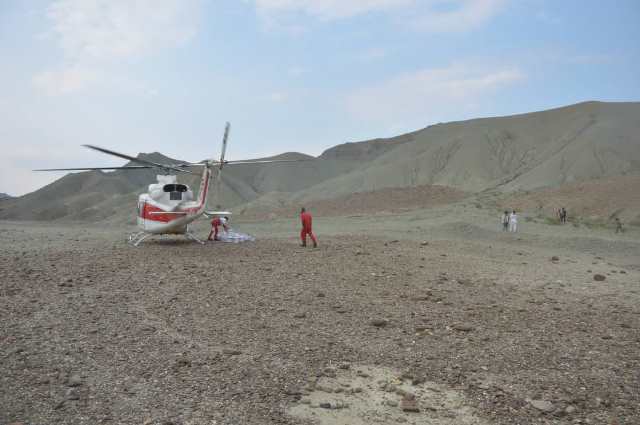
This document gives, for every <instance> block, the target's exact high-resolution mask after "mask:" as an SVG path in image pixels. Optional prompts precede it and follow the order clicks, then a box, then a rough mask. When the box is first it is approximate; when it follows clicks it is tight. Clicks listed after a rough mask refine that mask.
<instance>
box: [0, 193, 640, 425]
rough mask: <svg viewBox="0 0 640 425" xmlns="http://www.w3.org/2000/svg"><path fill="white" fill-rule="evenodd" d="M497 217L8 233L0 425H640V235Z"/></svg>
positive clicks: (466, 212)
mask: <svg viewBox="0 0 640 425" xmlns="http://www.w3.org/2000/svg"><path fill="white" fill-rule="evenodd" d="M499 214H500V212H499V211H486V210H484V209H479V208H476V207H474V206H473V205H464V204H461V205H458V206H456V209H455V210H454V213H452V211H451V210H447V209H445V208H444V207H443V208H442V209H438V208H434V209H431V210H429V211H412V212H407V213H401V214H388V215H384V214H381V215H370V216H360V217H356V216H352V217H331V218H321V217H316V223H315V227H316V231H317V233H318V234H319V237H320V247H319V248H317V249H312V248H308V249H303V248H301V247H299V246H298V241H297V240H296V238H295V234H296V230H297V223H295V221H292V220H290V219H287V220H285V219H282V220H273V221H269V222H266V223H265V222H246V223H236V224H235V225H236V226H237V228H238V230H240V231H247V232H250V233H252V234H254V235H256V236H257V237H258V240H257V241H256V242H253V243H244V244H223V243H209V244H206V245H205V246H201V245H198V244H195V243H193V242H187V241H183V240H182V239H179V238H175V239H172V238H166V239H155V240H149V241H148V242H145V243H144V244H143V246H142V247H140V248H133V247H130V246H128V245H127V244H126V243H125V242H124V236H125V234H126V231H127V230H130V229H127V228H124V227H118V226H116V225H114V226H109V227H107V226H102V227H101V226H96V225H94V226H87V225H71V224H69V225H58V226H54V225H43V224H33V223H12V222H0V241H1V244H0V276H1V278H0V323H1V324H2V325H1V326H0V379H1V383H0V423H3V424H5V423H12V422H19V423H23V424H256V425H264V424H291V425H293V424H320V425H325V424H332V425H334V424H345V425H346V424H351V425H359V424H397V423H406V424H416V425H417V424H451V425H453V424H478V425H480V424H482V425H484V424H578V423H580V424H637V423H640V374H639V371H640V242H639V238H638V231H637V230H636V229H629V231H628V232H626V233H625V234H624V235H615V234H613V233H612V231H611V229H583V228H575V227H573V226H549V225H543V224H540V223H534V222H531V223H528V222H527V221H526V220H524V219H523V220H522V224H521V226H522V233H518V234H507V233H501V232H500V231H499V230H498V228H497V227H498V222H499ZM198 232H199V234H201V235H206V233H207V228H206V223H204V222H203V223H201V224H200V225H199V227H198ZM552 257H554V258H553V259H552ZM596 275H600V276H601V277H600V276H599V277H595V276H596ZM594 277H595V278H594ZM596 279H598V280H596ZM600 279H603V280H600Z"/></svg>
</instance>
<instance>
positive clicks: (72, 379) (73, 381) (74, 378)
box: [67, 373, 82, 387]
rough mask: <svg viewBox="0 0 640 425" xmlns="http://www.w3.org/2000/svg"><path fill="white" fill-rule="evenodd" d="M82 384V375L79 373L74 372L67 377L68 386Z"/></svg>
mask: <svg viewBox="0 0 640 425" xmlns="http://www.w3.org/2000/svg"><path fill="white" fill-rule="evenodd" d="M80 385H82V377H81V376H80V375H78V374H77V373H74V374H73V375H71V376H69V379H67V386H69V387H79V386H80Z"/></svg>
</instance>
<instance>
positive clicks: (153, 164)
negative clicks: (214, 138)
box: [83, 145, 193, 174]
mask: <svg viewBox="0 0 640 425" xmlns="http://www.w3.org/2000/svg"><path fill="white" fill-rule="evenodd" d="M83 146H84V147H87V148H89V149H93V150H96V151H98V152H102V153H106V154H107V155H112V156H117V157H118V158H122V159H128V160H129V161H133V162H137V163H138V164H143V165H146V166H149V167H152V168H161V169H163V170H171V171H177V172H179V173H189V174H193V173H192V172H191V171H189V170H185V169H184V168H178V167H175V166H173V165H168V164H160V163H158V162H153V161H147V160H146V159H140V158H134V157H133V156H129V155H125V154H123V153H120V152H115V151H112V150H109V149H105V148H101V147H99V146H93V145H83Z"/></svg>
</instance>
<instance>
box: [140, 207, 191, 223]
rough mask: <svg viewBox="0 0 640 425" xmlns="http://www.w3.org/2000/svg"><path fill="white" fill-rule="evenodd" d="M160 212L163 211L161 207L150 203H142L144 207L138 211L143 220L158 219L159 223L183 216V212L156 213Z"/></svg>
mask: <svg viewBox="0 0 640 425" xmlns="http://www.w3.org/2000/svg"><path fill="white" fill-rule="evenodd" d="M162 212H165V211H164V210H163V209H162V208H158V207H154V206H153V205H150V204H144V208H143V209H142V211H140V217H142V218H144V219H145V220H151V221H158V222H160V223H169V222H170V221H173V220H177V219H179V218H183V217H184V214H158V213H162ZM151 213H155V214H151Z"/></svg>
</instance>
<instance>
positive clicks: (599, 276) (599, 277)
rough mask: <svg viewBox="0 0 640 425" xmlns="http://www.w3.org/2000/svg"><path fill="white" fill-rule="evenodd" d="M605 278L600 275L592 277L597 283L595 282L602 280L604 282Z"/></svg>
mask: <svg viewBox="0 0 640 425" xmlns="http://www.w3.org/2000/svg"><path fill="white" fill-rule="evenodd" d="M606 278H607V277H606V276H605V275H602V274H594V275H593V280H595V281H597V282H602V281H603V280H605V279H606Z"/></svg>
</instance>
